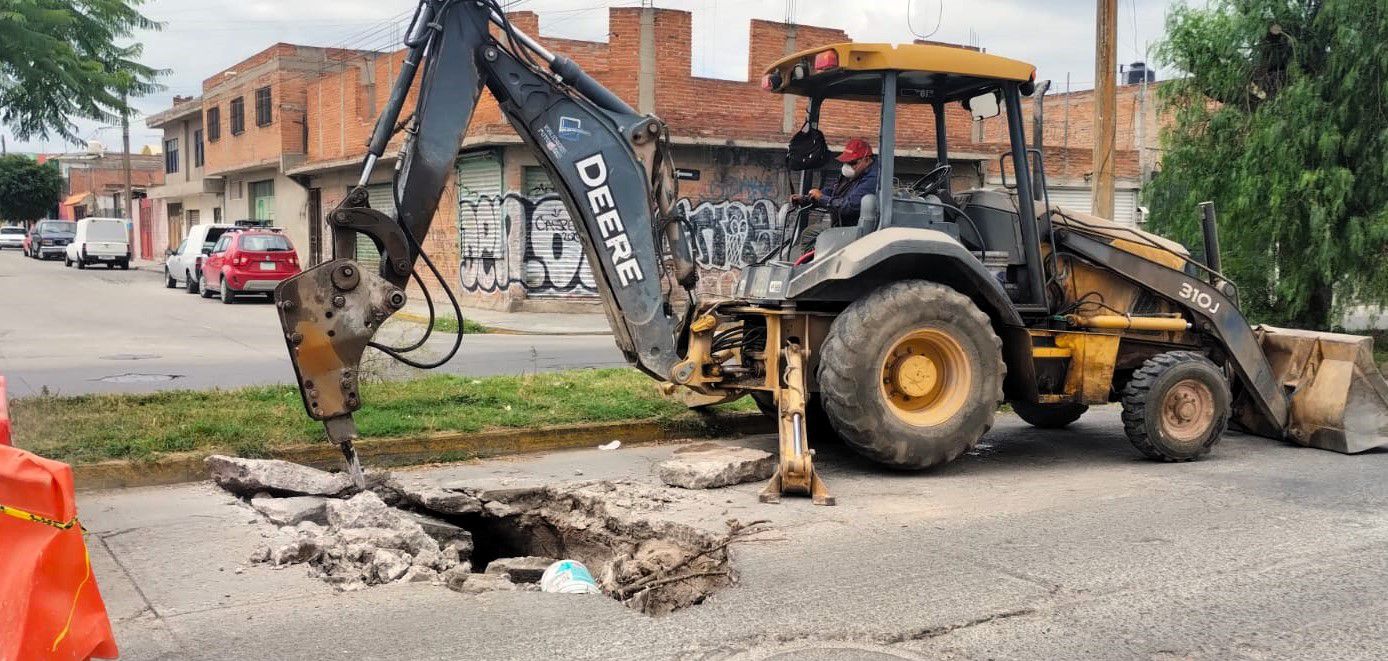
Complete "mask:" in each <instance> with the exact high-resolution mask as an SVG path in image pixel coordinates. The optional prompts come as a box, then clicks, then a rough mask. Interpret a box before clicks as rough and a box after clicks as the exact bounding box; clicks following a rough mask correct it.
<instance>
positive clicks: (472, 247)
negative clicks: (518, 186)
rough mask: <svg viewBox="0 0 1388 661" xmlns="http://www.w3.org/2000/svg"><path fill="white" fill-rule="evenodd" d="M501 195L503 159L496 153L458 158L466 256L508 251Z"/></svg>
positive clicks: (461, 237) (462, 245)
mask: <svg viewBox="0 0 1388 661" xmlns="http://www.w3.org/2000/svg"><path fill="white" fill-rule="evenodd" d="M500 198H501V161H500V160H499V159H497V158H496V155H495V154H493V153H492V152H490V151H488V152H483V153H474V154H465V155H463V156H462V157H460V158H459V159H458V255H459V256H460V257H462V258H463V259H464V260H468V259H478V258H488V259H499V258H501V257H502V256H504V255H505V250H506V237H505V236H502V231H501V230H502V228H501V204H500Z"/></svg>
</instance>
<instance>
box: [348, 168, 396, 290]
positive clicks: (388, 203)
mask: <svg viewBox="0 0 1388 661" xmlns="http://www.w3.org/2000/svg"><path fill="white" fill-rule="evenodd" d="M393 185H394V184H367V186H366V199H367V201H368V202H369V203H370V204H371V208H372V209H375V210H377V211H380V212H381V213H383V214H386V215H387V216H390V217H392V218H393V217H395V197H394V196H393V195H392V194H391V186H393ZM355 257H356V259H357V261H358V262H361V265H362V266H365V267H367V268H369V269H371V270H373V271H374V270H376V269H377V268H379V267H380V265H381V254H380V252H378V251H377V250H376V244H375V243H372V242H371V239H368V238H366V237H364V236H362V235H360V234H358V235H357V249H356V255H355Z"/></svg>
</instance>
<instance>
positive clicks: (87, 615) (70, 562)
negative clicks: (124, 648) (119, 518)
mask: <svg viewBox="0 0 1388 661" xmlns="http://www.w3.org/2000/svg"><path fill="white" fill-rule="evenodd" d="M0 614H3V615H0V660H3V661H30V660H31V659H64V660H66V659H90V658H92V657H98V658H103V659H114V658H116V655H117V651H116V641H115V638H114V637H113V636H112V634H111V622H110V620H108V619H107V617H106V604H104V603H103V602H102V601H101V591H100V590H98V589H97V587H96V577H95V576H94V575H93V574H92V564H91V559H90V558H89V557H88V555H87V546H86V544H85V543H84V541H83V539H82V526H81V524H79V523H78V522H77V506H76V502H75V500H74V497H73V490H72V468H71V467H70V466H68V465H67V464H64V463H61V462H57V461H52V460H49V459H44V458H42V457H39V456H37V455H34V454H31V453H29V452H25V451H24V450H20V449H18V448H12V447H8V446H0Z"/></svg>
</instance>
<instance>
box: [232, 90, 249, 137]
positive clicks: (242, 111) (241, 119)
mask: <svg viewBox="0 0 1388 661" xmlns="http://www.w3.org/2000/svg"><path fill="white" fill-rule="evenodd" d="M230 122H231V134H232V135H241V134H242V133H245V132H246V100H245V99H244V98H242V97H239V96H238V97H236V98H234V99H232V100H231V120H230Z"/></svg>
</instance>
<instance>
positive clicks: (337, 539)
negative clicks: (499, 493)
mask: <svg viewBox="0 0 1388 661" xmlns="http://www.w3.org/2000/svg"><path fill="white" fill-rule="evenodd" d="M265 498H267V497H266V496H257V497H256V498H252V499H251V500H252V503H253V506H254V503H255V502H256V501H257V500H263V499H265ZM280 500H288V499H280ZM256 509H257V510H259V511H261V512H262V513H264V512H266V510H267V509H269V510H270V511H272V512H275V513H276V514H278V513H279V512H278V510H275V509H272V508H265V507H264V506H263V504H262V507H256ZM321 509H322V512H323V519H324V522H325V523H326V526H325V525H322V524H321V523H319V522H316V521H314V520H312V519H309V518H304V519H301V520H300V521H298V522H295V523H292V524H286V525H284V527H282V528H280V530H279V532H278V533H277V534H276V535H275V536H274V537H273V538H272V539H271V540H270V542H269V543H268V544H265V545H262V546H261V547H260V548H258V549H257V550H256V552H255V553H254V554H253V555H252V556H251V561H253V562H268V563H270V564H272V565H277V566H279V565H286V564H294V563H307V564H309V565H310V567H311V569H310V575H312V576H316V577H319V578H322V579H323V580H324V581H327V582H328V583H331V584H333V585H335V586H337V587H338V588H339V589H341V590H359V589H361V588H363V587H366V586H368V585H378V584H381V583H391V582H394V581H400V580H403V581H409V582H417V581H442V580H443V578H442V573H443V572H447V571H449V570H451V569H454V568H455V567H458V566H459V565H460V564H464V565H465V564H466V563H467V559H468V557H469V556H470V555H471V554H472V535H471V534H469V533H468V532H467V531H466V530H464V529H462V528H460V527H458V526H455V525H452V524H450V523H448V522H446V521H441V520H436V519H435V520H428V517H425V516H424V515H421V514H414V513H407V512H403V511H401V510H398V509H395V508H393V507H390V506H389V505H386V504H385V503H384V502H383V501H382V500H381V498H380V497H379V496H377V495H376V494H375V493H373V492H370V491H365V492H362V493H358V494H356V495H354V496H352V497H350V498H347V499H342V500H338V499H334V500H328V501H327V502H325V503H324V504H323V506H322V508H321ZM266 518H267V519H270V520H271V521H274V518H273V517H272V516H271V515H269V514H267V515H266ZM426 525H427V528H426ZM464 571H470V569H464Z"/></svg>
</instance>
